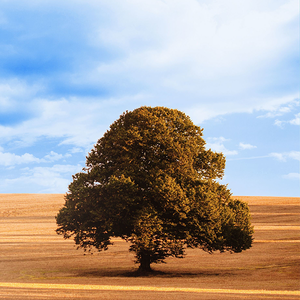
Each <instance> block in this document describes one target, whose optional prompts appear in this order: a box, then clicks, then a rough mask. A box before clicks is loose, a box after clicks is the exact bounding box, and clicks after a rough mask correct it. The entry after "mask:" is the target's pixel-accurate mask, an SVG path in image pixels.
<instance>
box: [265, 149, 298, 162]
mask: <svg viewBox="0 0 300 300" xmlns="http://www.w3.org/2000/svg"><path fill="white" fill-rule="evenodd" d="M269 156H270V157H274V158H276V159H278V160H280V161H283V162H285V161H287V160H288V159H295V160H299V161H300V151H290V152H283V153H276V152H273V153H270V154H269Z"/></svg>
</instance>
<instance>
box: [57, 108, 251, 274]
mask: <svg viewBox="0 0 300 300" xmlns="http://www.w3.org/2000/svg"><path fill="white" fill-rule="evenodd" d="M224 168H225V157H224V156H223V154H222V153H216V152H213V151H211V150H210V149H209V150H207V149H206V148H205V141H204V140H203V138H202V129H201V128H200V127H198V126H195V125H194V124H193V123H192V121H191V120H190V118H189V117H188V116H186V115H185V114H184V113H182V112H180V111H178V110H175V109H168V108H165V107H153V108H152V107H141V108H138V109H136V110H134V111H131V112H125V113H124V114H122V115H121V116H120V118H119V119H118V120H116V121H115V122H114V123H113V124H112V125H111V126H110V129H109V130H108V131H107V132H106V133H105V134H104V136H103V137H102V138H100V139H99V140H98V142H97V144H96V145H95V146H94V148H93V149H92V150H91V152H90V153H89V154H88V156H87V161H86V168H84V169H83V172H81V173H78V174H76V175H74V176H73V182H72V183H71V184H70V185H69V191H68V193H67V194H66V196H65V198H66V201H65V205H64V207H63V208H62V209H61V210H60V211H59V213H58V215H57V217H56V221H57V224H58V228H57V233H58V234H63V236H64V238H70V237H71V236H73V237H74V240H75V243H76V244H77V245H78V246H79V247H82V248H84V249H85V250H86V249H88V248H93V247H95V248H97V249H98V250H99V251H100V250H107V248H108V246H109V245H111V244H112V242H111V237H121V238H122V239H124V240H126V241H129V242H130V243H131V246H130V250H131V251H134V252H135V255H136V261H137V262H138V263H139V264H140V270H143V271H150V270H151V268H150V264H151V263H158V262H163V261H164V259H165V258H166V257H168V256H174V257H183V256H184V252H185V249H186V247H192V248H193V247H199V248H201V249H203V250H205V251H207V252H210V253H211V252H213V251H216V250H219V251H221V252H223V251H231V252H241V251H242V250H246V249H248V248H250V247H251V244H252V240H253V239H252V234H253V227H252V226H251V222H250V214H249V209H248V206H247V204H246V203H244V202H241V201H238V200H234V199H232V198H231V193H230V191H229V190H228V188H227V187H226V186H225V185H222V184H220V183H219V181H218V180H219V179H221V178H222V176H223V174H224Z"/></svg>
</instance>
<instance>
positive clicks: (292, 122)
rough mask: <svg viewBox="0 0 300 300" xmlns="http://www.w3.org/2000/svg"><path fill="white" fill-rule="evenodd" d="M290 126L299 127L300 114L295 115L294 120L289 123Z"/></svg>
mask: <svg viewBox="0 0 300 300" xmlns="http://www.w3.org/2000/svg"><path fill="white" fill-rule="evenodd" d="M289 123H290V124H292V125H300V113H298V114H296V115H295V119H292V120H290V121H289Z"/></svg>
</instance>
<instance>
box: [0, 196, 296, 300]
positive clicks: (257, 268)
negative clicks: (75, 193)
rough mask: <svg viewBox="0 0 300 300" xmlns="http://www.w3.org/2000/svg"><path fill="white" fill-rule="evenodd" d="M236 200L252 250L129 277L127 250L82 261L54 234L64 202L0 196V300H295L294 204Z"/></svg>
mask: <svg viewBox="0 0 300 300" xmlns="http://www.w3.org/2000/svg"><path fill="white" fill-rule="evenodd" d="M237 198H241V199H243V200H244V201H247V202H248V203H249V206H250V210H251V214H252V222H253V224H254V226H255V235H254V237H255V241H254V244H253V247H252V248H251V249H249V250H247V251H245V252H242V253H240V254H229V253H223V254H219V253H215V254H213V255H209V254H207V253H205V252H203V251H201V250H197V249H194V250H188V251H187V256H186V257H185V258H184V259H172V258H170V259H167V264H160V265H154V269H155V270H156V272H155V273H154V274H153V275H151V276H144V277H135V276H134V274H135V273H134V271H135V270H136V268H137V266H136V265H135V264H134V257H133V254H131V253H129V252H128V247H129V245H128V244H127V243H126V242H124V241H122V240H118V239H116V240H115V245H114V246H112V247H111V248H110V249H109V250H108V251H106V252H101V253H99V254H98V253H96V254H94V255H84V254H83V251H82V250H76V248H75V247H74V243H73V241H69V240H63V238H62V237H61V236H57V235H56V234H55V229H56V225H55V218H54V216H55V215H56V214H57V212H58V210H59V208H61V207H62V205H63V203H64V199H63V195H60V194H53V195H48V194H44V195H37V194H33V195H32V194H31V195H30V194H28V195H26V194H0V246H1V247H0V266H1V268H0V270H1V271H0V299H45V298H51V299H141V298H143V299H145V300H146V299H299V297H300V293H299V287H300V283H299V282H300V281H299V279H300V268H299V253H300V252H299V249H300V218H299V217H300V199H299V198H279V197H278V198H274V197H237Z"/></svg>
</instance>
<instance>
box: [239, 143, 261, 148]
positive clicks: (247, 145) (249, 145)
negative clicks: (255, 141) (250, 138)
mask: <svg viewBox="0 0 300 300" xmlns="http://www.w3.org/2000/svg"><path fill="white" fill-rule="evenodd" d="M239 148H240V149H242V150H250V149H255V148H257V147H256V146H254V145H251V144H245V143H242V142H241V143H240V144H239Z"/></svg>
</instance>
